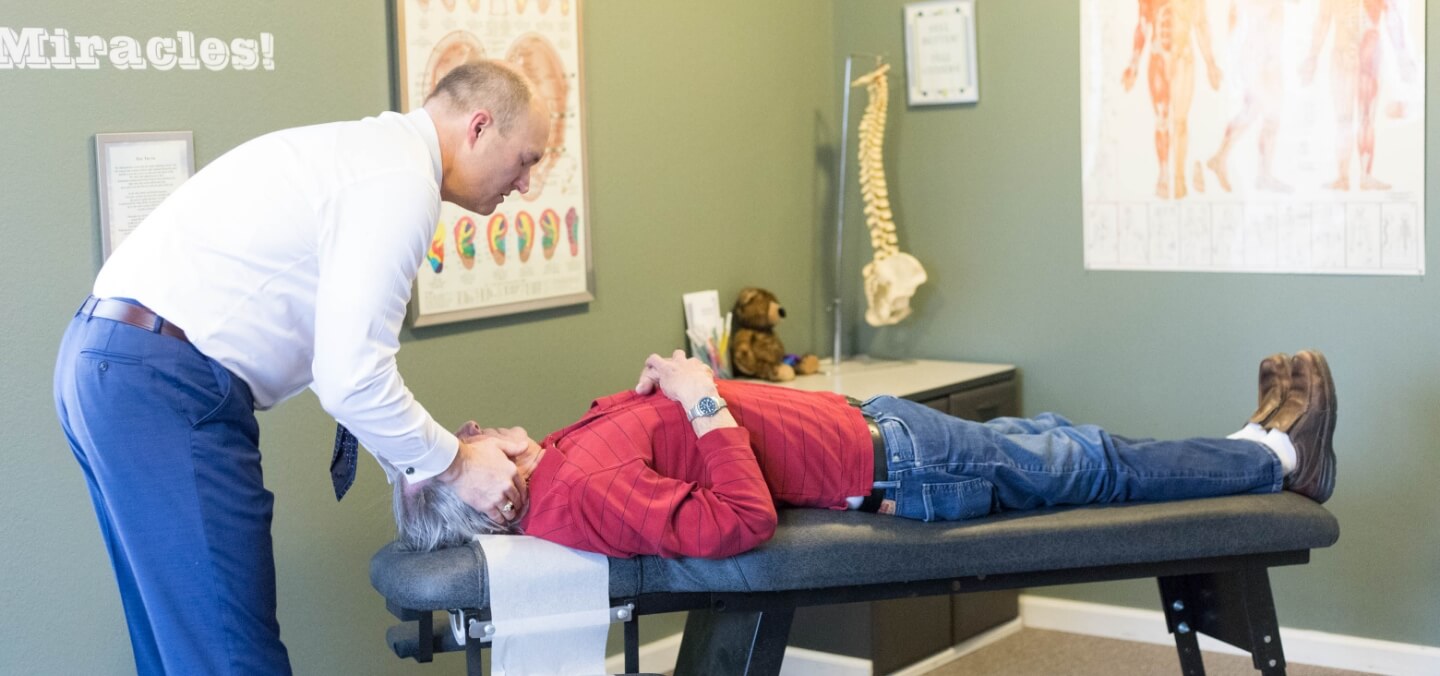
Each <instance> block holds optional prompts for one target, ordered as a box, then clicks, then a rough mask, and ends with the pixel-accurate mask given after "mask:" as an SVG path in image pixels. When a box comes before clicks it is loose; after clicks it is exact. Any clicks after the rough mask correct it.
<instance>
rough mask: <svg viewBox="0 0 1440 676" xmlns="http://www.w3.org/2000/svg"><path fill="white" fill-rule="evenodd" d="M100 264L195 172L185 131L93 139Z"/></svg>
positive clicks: (191, 142) (190, 142) (192, 147)
mask: <svg viewBox="0 0 1440 676" xmlns="http://www.w3.org/2000/svg"><path fill="white" fill-rule="evenodd" d="M95 169H96V173H97V174H98V176H97V177H96V179H97V180H96V184H97V185H98V186H99V191H100V242H101V245H102V247H103V249H102V253H103V256H102V260H104V259H107V258H109V257H110V253H111V252H112V251H114V250H115V249H116V248H117V247H119V246H120V244H122V243H123V242H124V241H125V238H126V237H129V236H130V233H132V232H134V231H135V228H137V227H139V226H140V222H141V221H143V220H145V217H146V216H148V215H150V212H151V211H153V210H154V209H155V207H157V206H159V205H160V203H161V202H162V201H164V200H165V198H166V197H169V196H170V193H171V192H174V190H175V189H176V188H178V187H180V184H181V183H184V182H185V179H188V178H190V175H191V174H193V173H195V145H194V138H193V134H192V133H191V132H188V131H158V132H137V133H130V134H96V135H95Z"/></svg>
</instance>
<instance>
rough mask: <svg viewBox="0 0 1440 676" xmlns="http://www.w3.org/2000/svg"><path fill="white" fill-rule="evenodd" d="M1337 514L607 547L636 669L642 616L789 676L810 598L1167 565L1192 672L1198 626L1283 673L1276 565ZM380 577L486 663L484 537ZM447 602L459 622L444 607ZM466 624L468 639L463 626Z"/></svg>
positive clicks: (705, 649) (959, 589)
mask: <svg viewBox="0 0 1440 676" xmlns="http://www.w3.org/2000/svg"><path fill="white" fill-rule="evenodd" d="M1339 532H1340V531H1339V525H1338V523H1337V522H1336V520H1335V518H1334V517H1333V516H1332V515H1331V514H1330V513H1329V512H1328V511H1326V510H1325V509H1324V508H1323V507H1321V506H1320V505H1318V504H1316V503H1314V502H1312V501H1310V500H1308V499H1306V498H1304V497H1301V496H1299V495H1295V494H1293V493H1278V494H1271V495H1239V496H1229V497H1221V498H1209V499H1203V500H1187V501H1180V502H1168V503H1131V504H1125V505H1110V506H1086V507H1076V508H1065V509H1052V510H1043V511H1034V512H1013V513H1004V514H997V515H992V516H989V517H985V518H980V519H972V520H968V521H959V522H937V523H923V522H919V521H912V520H907V519H900V518H895V517H891V516H884V515H877V514H866V513H860V512H845V511H827V510H812V509H782V510H780V523H779V527H778V528H777V529H776V532H775V537H774V538H773V539H772V540H771V541H769V542H767V543H766V544H764V545H763V546H761V547H759V548H757V549H755V550H753V551H750V552H746V553H744V554H741V555H739V556H735V557H732V558H729V559H723V560H703V559H661V558H658V557H650V556H646V557H637V558H633V559H613V558H612V559H610V596H611V599H612V606H614V607H615V608H616V610H615V611H614V615H615V616H616V617H617V619H619V620H621V621H624V623H625V665H626V667H625V668H626V671H627V672H635V671H638V670H639V665H638V662H639V657H638V648H639V646H638V644H639V633H638V629H637V627H636V623H637V622H638V620H637V619H636V618H637V616H640V615H647V614H653V613H665V612H673V611H682V610H684V611H690V613H689V616H688V619H687V621H686V625H685V633H684V636H683V639H682V643H681V648H680V655H679V658H678V661H677V664H676V668H675V673H676V674H677V675H685V674H756V675H759V674H778V673H779V671H780V663H781V660H782V659H783V657H784V652H785V643H786V638H787V636H788V634H789V632H790V623H791V619H792V617H793V614H794V611H795V609H796V608H797V607H802V606H812V605H825V604H835V603H850V602H856V601H870V600H879V599H891V598H900V597H910V596H929V595H936V594H952V593H967V592H977V591H990V590H997V589H1018V588H1024V587H1041V586H1046V585H1055V584H1072V583H1077V582H1095V581H1103V580H1121V579H1131V578H1150V577H1153V578H1156V579H1158V581H1159V586H1160V600H1161V604H1162V607H1163V609H1164V612H1165V622H1166V625H1167V627H1168V629H1169V630H1170V632H1171V633H1172V634H1174V636H1175V643H1176V646H1177V648H1178V650H1179V655H1180V666H1181V670H1182V673H1184V674H1186V675H1187V676H1188V675H1198V674H1204V665H1203V664H1202V662H1201V655H1200V650H1199V647H1198V643H1197V639H1196V633H1197V632H1203V633H1205V634H1207V635H1209V636H1212V637H1214V638H1216V639H1219V640H1221V641H1224V642H1226V643H1229V644H1231V645H1234V646H1237V647H1239V648H1241V649H1243V650H1247V651H1249V652H1250V653H1251V655H1252V656H1253V658H1254V663H1255V668H1256V669H1258V670H1260V672H1261V673H1263V674H1284V673H1285V656H1284V653H1283V651H1282V649H1281V646H1280V634H1279V631H1278V629H1279V624H1278V621H1277V619H1276V612H1275V605H1274V601H1273V599H1272V597H1271V593H1270V579H1269V569H1270V568H1271V567H1273V566H1287V565H1295V564H1303V563H1306V562H1308V561H1309V560H1310V550H1311V549H1314V548H1317V547H1328V546H1330V545H1331V544H1334V543H1335V541H1336V540H1337V539H1338V537H1339ZM370 580H371V583H372V584H373V585H374V587H375V589H376V590H377V591H379V592H380V594H381V595H382V596H383V597H385V601H386V606H387V608H389V610H390V611H391V612H392V613H393V614H394V615H395V616H396V617H398V618H399V619H400V620H401V621H402V623H401V624H400V625H397V626H395V627H392V628H391V629H390V630H389V631H388V632H387V639H388V641H389V643H390V646H391V648H392V649H393V650H394V651H395V653H396V655H398V656H399V657H402V658H404V657H409V658H413V659H416V660H418V661H420V662H428V661H430V660H431V658H432V656H433V655H434V653H436V652H442V651H454V650H464V651H465V652H466V654H467V671H468V673H470V674H481V673H482V667H481V660H480V656H481V651H482V650H483V648H484V647H486V646H488V642H485V641H482V639H483V638H484V636H485V627H486V622H487V621H488V619H489V615H488V612H487V605H488V597H487V594H486V570H485V561H484V554H483V552H482V551H481V550H480V549H479V547H478V546H476V545H473V544H472V545H470V546H466V547H456V548H450V549H442V550H438V551H434V552H428V553H412V552H401V551H398V550H397V549H395V547H394V545H388V546H386V547H384V548H382V549H381V550H380V551H379V552H377V553H376V554H375V556H374V558H373V559H372V560H371V562H370ZM437 610H445V611H449V612H450V617H449V622H448V625H449V626H447V622H446V619H445V618H444V616H441V619H440V620H439V621H438V622H437V621H436V619H435V615H434V613H433V611H437ZM461 633H464V634H467V635H468V636H470V637H471V638H469V639H467V640H466V641H465V643H464V644H463V645H461V644H460V643H459V642H458V641H457V634H461Z"/></svg>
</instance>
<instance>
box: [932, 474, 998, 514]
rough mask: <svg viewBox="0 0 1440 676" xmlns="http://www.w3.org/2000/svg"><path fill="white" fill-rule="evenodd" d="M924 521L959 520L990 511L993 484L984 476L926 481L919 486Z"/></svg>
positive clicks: (992, 498)
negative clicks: (923, 509)
mask: <svg viewBox="0 0 1440 676" xmlns="http://www.w3.org/2000/svg"><path fill="white" fill-rule="evenodd" d="M921 495H922V496H923V497H924V500H925V520H926V521H959V520H961V519H973V518H975V517H978V516H985V515H986V514H989V513H990V508H991V505H992V503H993V502H994V495H995V487H994V486H993V485H991V483H990V482H989V481H986V480H984V479H978V478H977V479H963V480H960V481H949V482H943V483H926V484H925V485H924V486H922V488H921Z"/></svg>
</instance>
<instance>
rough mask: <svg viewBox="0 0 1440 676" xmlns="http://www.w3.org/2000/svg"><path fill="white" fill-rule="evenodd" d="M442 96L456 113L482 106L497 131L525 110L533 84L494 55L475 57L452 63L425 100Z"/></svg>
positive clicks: (528, 103)
mask: <svg viewBox="0 0 1440 676" xmlns="http://www.w3.org/2000/svg"><path fill="white" fill-rule="evenodd" d="M442 96H443V97H444V100H445V102H446V104H447V105H448V107H449V108H450V109H451V110H452V111H454V112H457V113H468V112H470V111H472V110H479V109H481V108H485V109H487V110H489V111H490V114H491V115H493V116H494V117H495V124H496V127H497V128H498V130H499V131H500V133H501V134H504V133H506V132H508V131H509V129H510V123H511V122H513V121H515V119H516V118H518V117H520V116H521V115H522V114H524V113H526V112H527V111H528V110H529V108H530V105H531V100H533V99H534V98H535V88H534V85H533V84H531V82H530V81H529V80H528V79H526V78H525V76H524V75H522V74H521V73H520V71H518V70H515V68H514V67H512V66H510V65H509V64H506V63H504V62H501V61H496V60H494V59H478V60H475V61H470V62H467V63H464V64H461V65H459V66H456V67H455V68H454V69H453V70H451V71H450V72H449V73H446V74H445V77H443V78H440V82H438V83H436V85H435V91H432V92H430V95H429V96H427V97H425V103H427V104H428V103H430V101H431V100H433V99H435V98H437V97H442Z"/></svg>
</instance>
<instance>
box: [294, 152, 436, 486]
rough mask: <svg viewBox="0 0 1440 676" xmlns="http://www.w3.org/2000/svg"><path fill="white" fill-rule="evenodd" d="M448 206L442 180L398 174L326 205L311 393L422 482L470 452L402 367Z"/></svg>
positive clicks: (368, 181) (374, 449) (365, 182)
mask: <svg viewBox="0 0 1440 676" xmlns="http://www.w3.org/2000/svg"><path fill="white" fill-rule="evenodd" d="M439 204H440V196H439V195H438V194H437V192H436V189H435V187H434V185H433V184H430V183H427V182H426V181H425V180H423V179H421V178H420V177H418V176H415V175H413V174H408V173H403V172H394V173H383V174H380V175H377V176H373V177H369V178H365V179H362V180H357V181H354V182H352V183H351V184H350V185H348V186H347V187H346V188H345V189H343V190H341V191H340V192H338V193H337V194H336V195H335V196H334V197H333V199H332V200H331V201H330V202H329V203H327V204H324V205H321V209H322V210H323V211H324V212H325V213H324V214H323V219H322V220H323V222H324V223H325V226H324V228H323V230H322V232H321V235H320V239H319V251H318V252H317V256H318V259H319V284H318V288H317V290H316V295H315V359H314V362H313V363H312V366H311V370H312V373H311V375H312V377H313V381H314V384H313V385H312V386H311V387H312V389H314V391H315V393H316V395H317V396H318V397H319V398H320V405H321V406H323V407H324V408H325V411H326V412H328V413H329V414H330V415H332V416H334V417H335V419H336V420H338V421H339V422H340V423H341V424H343V425H345V426H346V427H347V428H348V429H349V430H350V431H351V432H352V433H353V434H354V435H355V436H356V438H358V439H359V440H360V443H362V444H364V445H365V447H366V448H367V449H369V450H370V452H371V453H373V454H375V455H376V456H378V457H380V458H382V459H384V460H387V461H389V462H390V463H391V464H393V465H394V466H395V467H397V468H398V469H399V470H400V471H402V472H405V473H406V475H407V477H408V478H409V479H410V480H412V481H418V480H421V479H426V478H429V477H432V476H434V475H436V474H439V473H440V472H443V471H445V469H446V468H448V467H449V466H450V463H451V462H452V461H453V460H454V458H455V453H456V452H457V451H458V450H459V446H460V441H459V439H457V438H456V437H455V435H454V434H452V433H451V432H449V431H447V430H446V429H444V428H443V427H441V426H440V424H439V423H437V422H435V420H434V419H433V418H431V417H430V414H429V413H428V412H427V411H426V410H425V408H424V407H423V406H421V405H420V402H418V401H416V400H415V397H414V396H413V395H412V394H411V393H410V390H409V389H408V388H406V387H405V382H404V380H403V379H402V378H401V377H400V371H399V369H398V368H397V366H396V363H395V354H396V352H398V351H399V349H400V337H399V334H400V326H401V323H402V322H403V321H404V319H405V307H406V304H407V303H408V302H409V300H410V289H411V284H412V283H413V282H414V279H415V274H416V272H417V271H418V270H419V268H420V263H421V258H422V257H423V256H424V251H425V247H426V246H427V245H428V244H429V239H430V233H431V232H432V231H433V229H434V227H435V219H436V218H438V211H439Z"/></svg>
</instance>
